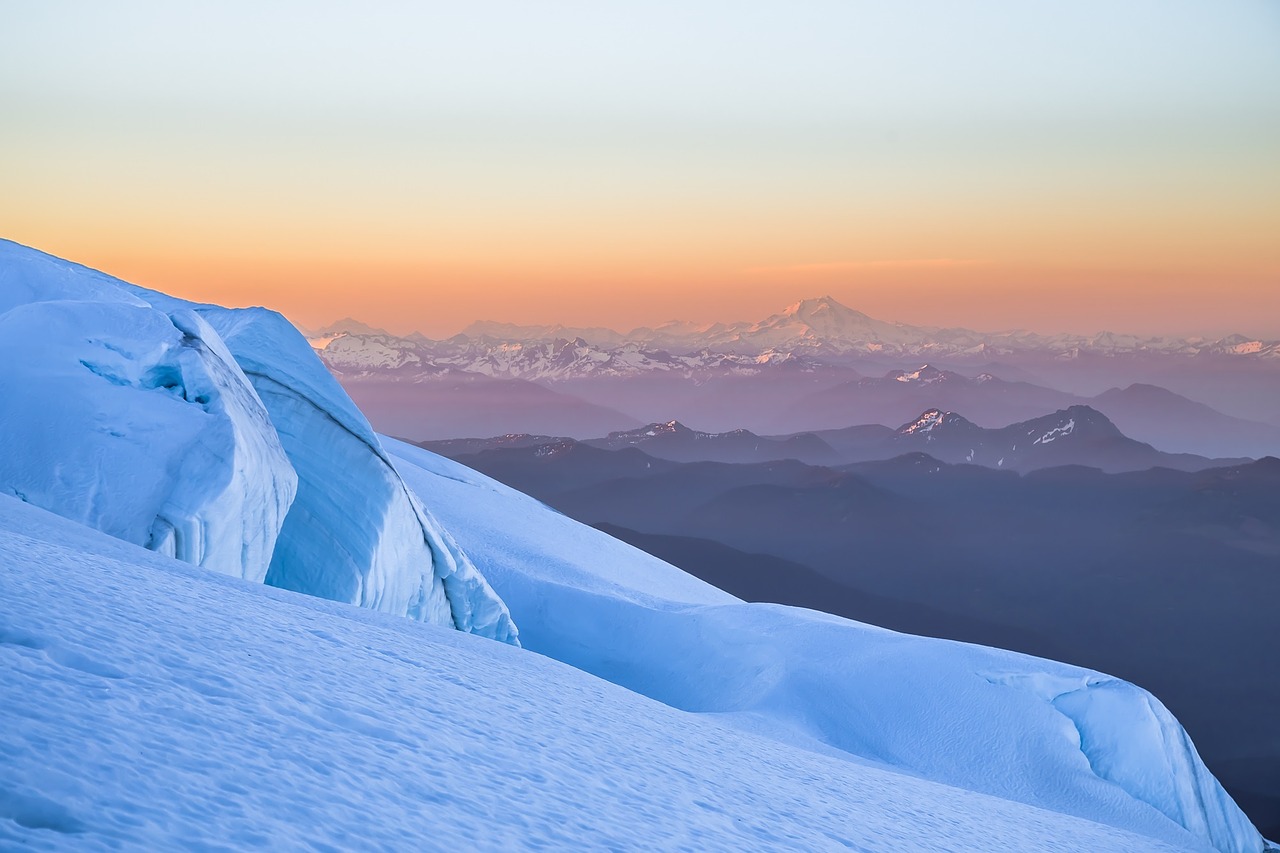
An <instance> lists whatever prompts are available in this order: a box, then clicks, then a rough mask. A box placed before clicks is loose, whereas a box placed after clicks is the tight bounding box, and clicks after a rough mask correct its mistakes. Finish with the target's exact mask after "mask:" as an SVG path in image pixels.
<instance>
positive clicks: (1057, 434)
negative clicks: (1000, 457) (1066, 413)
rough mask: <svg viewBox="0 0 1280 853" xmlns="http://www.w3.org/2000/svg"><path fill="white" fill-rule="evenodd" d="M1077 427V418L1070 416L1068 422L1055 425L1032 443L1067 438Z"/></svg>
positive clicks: (1046, 442)
mask: <svg viewBox="0 0 1280 853" xmlns="http://www.w3.org/2000/svg"><path fill="white" fill-rule="evenodd" d="M1075 428H1076V419H1075V418H1069V419H1068V420H1067V422H1066V423H1065V424H1063V425H1062V426H1056V427H1054V428H1053V429H1051V430H1049V431H1048V432H1046V433H1045V434H1044V435H1042V436H1040V437H1039V438H1037V439H1036V440H1035V441H1033V442H1031V443H1032V444H1048V443H1049V442H1051V441H1054V440H1056V439H1059V438H1065V437H1066V436H1068V435H1071V433H1072V432H1074V431H1075ZM1014 450H1017V448H1016V447H1015V448H1014Z"/></svg>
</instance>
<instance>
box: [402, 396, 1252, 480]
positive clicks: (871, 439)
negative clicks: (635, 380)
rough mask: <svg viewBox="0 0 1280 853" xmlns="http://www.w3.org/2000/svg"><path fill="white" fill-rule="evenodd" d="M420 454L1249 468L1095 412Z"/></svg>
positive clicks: (515, 437)
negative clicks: (991, 425)
mask: <svg viewBox="0 0 1280 853" xmlns="http://www.w3.org/2000/svg"><path fill="white" fill-rule="evenodd" d="M420 444H421V446H423V447H426V448H428V449H430V450H434V451H436V452H438V453H442V454H445V455H447V456H450V457H455V458H456V457H459V456H461V455H463V454H472V453H482V452H485V451H488V450H499V449H507V450H530V449H531V450H533V451H535V452H537V453H540V454H542V455H543V456H548V457H550V456H553V455H555V454H558V453H561V452H562V451H563V450H564V449H565V448H568V447H571V446H573V445H576V444H581V445H582V446H584V447H591V448H599V449H602V450H622V449H626V448H635V449H639V450H642V451H644V453H645V454H646V455H647V456H649V457H654V458H657V459H665V460H671V461H675V462H770V461H782V460H787V459H792V460H798V461H800V462H805V463H808V464H813V465H841V464H848V463H854V462H870V461H876V460H885V459H892V458H894V457H896V456H902V455H904V454H908V453H912V452H920V453H925V454H927V455H929V456H931V457H933V458H936V459H938V460H940V461H943V462H948V463H970V464H974V465H982V466H985V467H988V468H1003V469H1006V470H1011V471H1034V470H1037V469H1040V468H1052V467H1058V466H1062V465H1080V466H1084V467H1089V468H1097V469H1099V470H1101V471H1106V472H1109V473H1116V472H1121V471H1144V470H1147V469H1148V468H1156V467H1162V468H1170V469H1174V470H1179V471H1199V470H1203V469H1205V468H1211V467H1215V466H1223V465H1232V464H1240V463H1243V462H1247V461H1250V460H1249V459H1247V458H1217V459H1213V458H1208V457H1204V456H1197V455H1195V454H1189V453H1165V452H1163V451H1160V450H1157V449H1156V448H1154V447H1152V446H1151V445H1150V444H1146V443H1144V442H1140V441H1136V440H1134V439H1132V438H1130V437H1129V436H1127V435H1125V434H1124V433H1123V432H1122V431H1121V430H1120V429H1119V428H1118V427H1117V426H1116V425H1115V424H1114V423H1113V422H1112V421H1110V420H1109V419H1108V418H1107V417H1106V416H1105V415H1103V414H1102V413H1101V412H1099V411H1097V410H1096V409H1092V408H1090V407H1088V406H1070V407H1068V408H1066V409H1062V410H1059V411H1057V412H1053V413H1051V414H1048V415H1042V416H1040V417H1037V418H1031V419H1028V420H1026V421H1020V422H1018V423H1014V424H1009V425H1008V426H1005V427H1001V428H996V429H987V428H984V427H980V426H978V425H977V424H975V423H973V422H972V421H970V420H968V419H967V418H965V417H964V416H963V415H961V414H958V413H956V412H944V411H941V410H939V409H927V410H926V411H924V412H923V413H921V414H920V415H919V416H917V417H915V418H912V419H911V420H909V421H907V422H906V423H904V424H902V425H901V426H900V427H898V428H897V429H891V428H889V427H882V426H878V425H875V424H867V425H862V426H854V427H847V428H844V429H834V430H819V431H816V432H804V433H795V434H791V435H779V436H762V435H757V434H755V433H753V432H751V431H750V430H745V429H738V430H732V431H730V432H723V433H708V432H701V431H699V430H694V429H690V428H689V427H687V426H685V425H684V424H682V423H680V422H679V421H668V422H666V423H653V424H649V425H648V426H645V427H640V428H638V429H631V430H620V431H615V432H611V433H609V434H608V435H606V436H605V437H603V438H595V439H586V440H583V441H578V440H576V439H572V438H568V437H554V436H545V435H544V436H537V435H529V434H519V433H512V434H507V435H502V436H497V437H495V438H491V439H482V438H473V439H452V440H444V441H424V442H420Z"/></svg>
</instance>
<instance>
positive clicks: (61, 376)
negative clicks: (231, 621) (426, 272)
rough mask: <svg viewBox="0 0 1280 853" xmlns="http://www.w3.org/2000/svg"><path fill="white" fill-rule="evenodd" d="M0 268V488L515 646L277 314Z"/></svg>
mask: <svg viewBox="0 0 1280 853" xmlns="http://www.w3.org/2000/svg"><path fill="white" fill-rule="evenodd" d="M0 276H3V279H0V282H2V283H3V284H4V285H5V287H4V289H3V293H4V296H3V297H0V299H2V300H3V301H0V308H4V307H9V310H8V311H7V312H6V313H5V314H3V315H0V324H3V325H2V326H0V332H2V333H3V334H2V335H0V357H4V358H5V361H4V364H5V365H6V367H5V370H4V371H0V393H2V394H3V398H2V399H0V436H3V437H4V438H5V439H6V446H8V447H15V448H21V449H22V452H20V453H10V454H7V455H6V456H5V457H4V458H3V459H0V489H3V490H4V491H8V492H10V493H13V494H17V495H20V496H22V497H24V498H25V499H27V500H30V501H31V502H33V503H37V504H39V505H41V506H44V507H47V508H49V509H52V510H54V511H56V512H58V513H60V514H62V515H66V516H68V517H71V518H74V519H75V520H77V521H81V522H83V523H86V524H89V525H91V526H95V527H99V528H100V529H103V530H105V531H107V532H109V533H111V534H113V535H116V536H119V537H120V538H124V539H127V540H128V541H131V542H135V543H137V544H141V545H146V546H147V547H150V548H152V549H153V550H158V551H161V552H163V553H166V554H171V555H175V556H178V557H179V558H181V559H184V560H188V561H190V562H194V563H198V564H200V565H203V566H207V567H210V568H214V569H217V570H219V571H222V572H225V573H232V574H238V575H242V576H244V577H246V578H249V579H251V580H257V581H262V580H264V579H265V581H266V582H267V583H269V584H272V585H276V586H282V587H286V588H289V589H293V590H296V591H300V592H306V593H309V594H312V595H318V596H321V597H324V598H331V599H335V600H338V601H345V602H349V603H353V604H358V605H361V606H364V607H369V608H373V609H376V610H382V611H385V612H389V613H394V614H396V615H401V616H408V617H411V618H414V619H419V620H424V621H428V622H432V623H435V624H440V625H449V626H453V627H457V628H458V629H460V630H464V631H470V632H473V633H477V634H482V635H484V636H488V637H493V638H495V639H499V640H502V641H505V642H512V643H514V642H516V630H515V627H514V626H513V625H512V623H511V619H510V616H509V614H508V613H507V610H506V607H505V606H504V605H503V604H502V602H501V601H500V600H499V599H498V597H497V596H496V595H495V594H494V593H493V590H492V589H491V588H490V587H489V586H488V584H487V583H486V582H485V580H484V578H483V577H481V576H480V574H479V572H477V571H476V569H475V567H474V566H473V565H472V564H471V562H470V561H469V560H468V559H467V557H466V556H465V555H464V554H463V553H462V552H461V551H460V550H459V549H458V547H457V545H456V544H455V543H454V542H453V541H452V539H450V537H449V536H448V534H447V533H446V532H445V531H443V530H442V529H441V528H440V526H439V524H438V523H437V522H436V521H435V519H434V518H432V517H431V515H430V514H429V513H428V512H427V511H426V510H425V509H424V508H423V507H422V505H421V504H420V503H419V502H418V500H417V498H416V497H415V496H414V495H413V494H412V493H410V492H409V491H408V489H407V488H406V487H405V485H404V483H403V482H402V481H401V479H400V477H399V475H398V474H397V473H396V471H395V469H394V467H393V466H392V465H391V463H390V461H389V460H388V459H387V457H386V454H385V452H384V451H383V449H382V446H381V445H380V443H379V441H378V438H377V436H376V435H375V434H374V433H373V430H372V428H371V427H370V426H369V423H368V421H367V420H365V418H364V416H363V415H362V414H361V413H360V411H359V410H358V409H357V408H356V407H355V405H354V404H353V403H352V402H351V400H350V398H348V397H347V396H346V394H345V392H343V391H342V389H341V387H340V386H339V385H338V384H337V382H336V381H335V380H334V379H333V378H332V377H331V376H330V375H329V373H328V372H327V371H326V370H325V368H324V366H323V365H322V364H321V363H320V361H319V360H318V359H317V358H316V357H315V355H314V353H313V352H312V351H311V348H310V346H309V345H308V344H307V343H306V341H305V339H303V338H302V337H301V335H299V334H298V332H297V331H296V330H295V329H294V328H293V327H292V326H291V325H289V323H288V322H287V321H286V320H285V319H284V318H283V317H281V316H280V315H278V314H276V313H274V312H271V311H266V310H263V309H244V310H229V309H225V308H219V307H216V306H207V305H195V304H192V303H188V302H185V301H183V300H180V299H175V298H173V297H169V296H166V295H164V294H161V293H157V292H154V291H150V290H146V289H144V288H139V287H136V286H134V285H130V284H127V283H125V282H121V281H117V280H115V279H111V278H110V277H108V276H105V275H103V274H102V273H98V272H95V271H93V270H89V269H86V268H84V267H80V266H78V265H75V264H69V263H67V262H65V261H60V260H58V259H56V258H53V257H51V256H48V255H45V254H43V253H40V252H36V251H34V250H31V249H27V248H25V247H21V246H18V245H16V244H13V243H8V242H0ZM15 294H16V295H15ZM19 297H20V298H21V299H23V300H26V302H22V303H19V302H17V301H16V300H17V299H18V298H19ZM50 300H54V301H50ZM67 300H74V301H67ZM295 493H296V497H295Z"/></svg>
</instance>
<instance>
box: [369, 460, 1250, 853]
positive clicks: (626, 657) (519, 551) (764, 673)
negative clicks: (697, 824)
mask: <svg viewBox="0 0 1280 853" xmlns="http://www.w3.org/2000/svg"><path fill="white" fill-rule="evenodd" d="M387 446H388V447H389V448H390V449H391V452H392V454H393V456H394V458H395V459H396V461H397V464H398V466H399V468H400V471H401V473H402V474H403V475H404V476H405V478H406V480H407V481H408V482H409V484H410V485H411V486H412V487H413V488H414V489H415V490H416V491H417V492H418V494H419V495H420V496H421V497H422V499H423V500H425V501H428V502H430V503H431V504H432V505H434V506H437V507H439V508H440V512H441V515H442V518H443V520H444V522H445V523H446V524H447V525H448V527H449V529H450V530H452V531H453V533H454V535H455V536H456V537H458V540H459V542H460V543H461V544H462V546H463V548H465V549H466V551H467V553H468V554H470V555H471V557H472V559H474V560H475V561H476V564H477V565H479V566H480V567H481V569H482V570H483V571H484V572H485V574H486V576H487V577H488V578H489V579H490V581H491V582H492V583H493V584H494V586H495V588H496V589H497V590H498V591H499V593H500V594H501V595H502V596H503V599H504V600H505V601H506V602H507V603H508V604H509V605H510V607H511V609H512V612H513V614H514V617H515V618H516V619H517V620H518V621H519V623H520V626H521V631H522V634H521V637H522V640H523V642H524V644H525V646H526V647H527V648H530V649H532V650H534V651H537V652H541V653H543V654H546V655H548V656H550V657H554V658H557V659H559V660H562V661H565V662H566V663H570V664H573V665H574V666H577V667H579V668H581V669H585V670H587V671H588V672H592V673H595V674H596V675H599V676H601V677H602V678H606V679H608V680H610V681H613V682H615V683H617V684H621V685H623V686H625V687H629V688H631V689H633V690H635V691H637V692H640V693H643V694H645V695H647V696H650V697H652V698H655V699H658V700H660V701H662V702H664V703H666V704H668V705H671V706H673V707H676V708H680V709H683V710H687V711H697V712H704V713H711V714H715V715H716V716H717V717H718V718H719V719H722V720H726V721H731V722H733V723H735V724H736V725H738V726H741V727H743V728H746V729H748V730H750V731H753V732H756V733H767V734H769V735H770V736H773V737H776V738H779V739H782V740H786V741H789V742H792V743H794V744H797V745H802V746H808V747H809V748H812V749H818V750H825V751H831V750H839V751H840V752H841V753H843V754H845V755H848V756H857V757H859V758H861V759H868V760H872V761H876V762H879V763H882V764H883V765H885V766H890V767H893V768H896V769H899V770H905V771H908V772H912V773H916V774H919V775H921V776H923V777H926V778H929V779H934V780H937V781H941V782H944V783H946V784H949V785H955V786H958V787H963V788H968V789H970V790H974V791H981V792H983V793H986V794H993V795H996V796H999V797H1003V798H1006V799H1010V800H1016V801H1019V802H1023V803H1028V804H1032V805H1036V806H1040V807H1043V808H1050V809H1054V810H1056V811H1060V812H1063V813H1065V814H1070V815H1076V816H1078V817H1084V818H1088V819H1090V820H1094V821H1097V822H1100V823H1106V824H1110V825H1113V826H1120V827H1123V828H1125V829H1128V830H1130V831H1132V832H1136V833H1140V834H1143V835H1147V836H1149V837H1152V838H1158V839H1162V840H1166V841H1174V840H1175V839H1177V838H1180V837H1184V834H1185V833H1191V834H1193V835H1194V836H1195V837H1197V838H1199V839H1201V841H1202V842H1204V843H1206V844H1209V845H1211V846H1213V847H1214V848H1215V849H1218V850H1221V851H1240V853H1243V851H1259V850H1262V849H1264V842H1263V840H1262V838H1261V836H1260V835H1259V834H1258V832H1257V831H1256V830H1255V829H1254V828H1253V825H1252V824H1251V823H1250V822H1249V820H1248V818H1246V817H1245V815H1244V814H1243V813H1242V812H1241V811H1240V810H1239V808H1238V807H1237V806H1236V805H1235V803H1234V802H1233V801H1232V800H1231V798H1230V797H1229V796H1228V795H1227V793H1226V792H1225V791H1224V790H1223V789H1222V787H1221V786H1220V785H1219V784H1218V782H1217V780H1216V779H1214V777H1213V775H1212V774H1211V773H1210V772H1209V771H1208V769H1207V768H1206V767H1205V766H1204V764H1203V763H1202V762H1201V760H1200V758H1199V756H1198V755H1197V754H1196V751H1195V748H1194V746H1193V745H1192V744H1191V741H1190V739H1189V738H1188V736H1187V734H1186V732H1185V731H1183V729H1182V727H1181V726H1180V725H1179V724H1178V722H1177V720H1175V719H1174V718H1173V716H1172V715H1171V714H1170V713H1169V712H1168V711H1167V710H1166V709H1165V708H1164V706H1163V705H1161V704H1160V703H1159V701H1158V700H1156V699H1155V697H1153V696H1151V695H1150V694H1149V693H1147V692H1146V691H1144V690H1141V689H1140V688H1138V687H1135V686H1134V685H1132V684H1129V683H1127V682H1123V681H1120V680H1117V679H1114V678H1110V677H1108V676H1105V675H1102V674H1100V673H1097V672H1092V671H1089V670H1085V669H1081V668H1078V667H1074V666H1069V665H1066V664H1060V663H1055V662H1052V661H1047V660H1041V659H1038V658H1032V657H1028V656H1025V655H1020V654H1017V653H1014V652H1007V651H1001V650H998V649H990V648H985V647H982V646H973V645H968V644H964V643H956V642H950V641H944V640H935V639H930V638H924V637H913V636H909V635H905V634H898V633H896V632H893V631H888V630H885V629H882V628H876V627H873V626H869V625H863V624H860V623H857V622H852V621H850V620H847V619H843V618H840V617H836V616H830V615H827V614H822V613H817V612H814V611H809V610H803V609H800V608H793V607H784V606H780V605H762V604H745V603H742V602H740V601H738V600H737V599H735V598H733V597H732V596H729V595H728V594H726V593H724V592H721V591H720V590H717V589H715V588H713V587H711V586H709V585H707V584H704V583H702V582H701V581H699V580H697V579H695V578H693V577H691V576H689V575H686V574H684V573H682V572H679V571H678V570H676V569H674V568H672V567H670V566H668V565H666V564H664V563H661V562H660V561H658V560H656V559H654V558H652V557H650V556H648V555H646V554H643V553H642V552H639V551H636V550H635V549H633V548H631V547H630V546H627V545H625V544H623V543H621V542H617V541H616V540H612V539H610V538H609V537H607V536H605V535H604V534H602V533H599V532H598V531H595V530H593V529H591V528H589V527H586V526H584V525H581V524H578V523H577V522H574V521H572V520H571V519H568V518H566V517H564V516H562V515H559V514H558V513H556V512H554V511H552V510H550V509H548V508H547V507H545V506H543V505H542V504H539V503H538V502H537V501H534V500H533V499H531V498H528V497H526V496H524V495H522V494H520V493H518V492H515V491H514V490H511V489H509V488H507V487H506V486H503V485H501V484H499V483H496V482H495V481H493V480H490V479H489V478H487V477H484V476H483V475H481V474H478V473H476V472H474V471H471V470H470V469H467V468H464V467H462V466H461V465H458V464H457V463H455V462H452V461H450V460H447V459H444V458H442V457H439V456H436V455H435V454H432V453H429V452H428V451H425V450H422V449H420V448H417V447H413V446H411V445H407V444H403V443H400V442H391V441H388V444H387Z"/></svg>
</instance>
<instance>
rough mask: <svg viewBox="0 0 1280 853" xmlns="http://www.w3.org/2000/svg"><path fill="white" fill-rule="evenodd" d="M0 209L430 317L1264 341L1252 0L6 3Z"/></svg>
mask: <svg viewBox="0 0 1280 853" xmlns="http://www.w3.org/2000/svg"><path fill="white" fill-rule="evenodd" d="M0 12H2V13H3V20H4V22H5V23H4V34H3V36H0V43H2V44H3V50H0V236H4V237H8V238H10V239H14V240H17V241H19V242H22V243H25V244H27V245H32V246H35V247H37V248H40V249H43V250H45V251H49V252H52V253H54V254H57V255H60V256H63V257H67V258H69V259H72V260H76V261H79V262H82V263H86V264H88V265H90V266H94V267H97V268H99V269H102V270H104V271H106V272H109V273H112V274H114V275H117V276H120V277H121V278H125V279H127V280H130V281H133V282H136V283H139V284H143V285H146V286H149V287H155V288H159V289H162V290H165V291H168V292H170V293H173V294H175V295H179V296H183V297H186V298H194V299H201V300H207V301H214V302H220V303H223V304H228V305H250V304H265V305H268V306H270V307H273V308H276V309H279V310H281V311H283V312H284V313H285V314H286V315H288V316H289V317H290V318H291V319H293V320H294V321H295V322H298V323H302V324H305V325H310V326H316V325H320V324H323V323H326V322H329V321H331V320H334V319H337V318H339V317H343V316H348V315H350V316H355V317H357V318H359V319H362V320H365V321H367V322H370V323H372V324H374V325H379V326H383V327H385V328H388V329H390V330H392V331H396V332H407V331H410V330H420V331H423V332H426V333H427V334H430V335H435V336H442V335H447V334H452V333H454V332H457V331H458V330H460V329H461V328H462V327H464V326H465V325H466V324H467V323H469V322H471V321H472V320H476V319H491V320H500V321H506V322H518V323H539V324H544V323H564V324H570V325H604V326H611V327H614V328H619V329H623V330H625V329H628V328H631V327H634V326H638V325H652V324H656V323H660V322H664V321H666V320H670V319H676V318H678V319H685V320H695V321H710V320H725V321H736V320H744V319H759V318H762V317H764V316H766V315H768V314H770V313H773V312H776V311H778V310H781V309H782V308H783V307H784V306H785V305H787V304H788V303H790V302H794V301H796V300H797V299H800V298H804V297H809V296H817V295H824V294H830V295H831V296H834V297H836V298H837V299H839V300H840V301H841V302H844V303H845V304H847V305H850V306H851V307H854V308H857V309H859V310H862V311H865V312H867V313H869V314H871V315H873V316H876V317H879V318H882V319H887V320H899V321H904V322H910V323H918V324H930V325H962V326H968V327H970V328H977V329H984V330H994V329H1004V328H1011V327H1021V328H1030V329H1034V330H1037V331H1044V332H1056V331H1075V332H1095V331H1099V330H1101V329H1111V330H1116V331H1133V332H1144V333H1181V334H1225V333H1228V332H1241V333H1244V334H1247V335H1250V336H1262V337H1271V338H1280V2H1276V0H1240V2H1234V0H1224V2H1212V3H1208V2H1200V1H1198V2H1183V0H1143V1H1142V2H1140V1H1139V0H1075V1H1074V2H1049V1H1048V0H1045V2H1034V3H1032V2H976V1H975V0H933V2H916V1H915V0H908V1H907V2H894V3H887V2H877V3H871V2H856V0H829V1H828V0H792V2H786V3H782V2H773V3H764V2H758V0H736V2H707V1H706V0H701V2H700V1H699V0H689V2H664V0H653V2H648V3H621V2H607V1H606V0H593V2H558V0H549V2H538V3H528V2H522V1H520V0H507V2H499V0H472V1H471V2H466V3H457V2H450V3H432V2H421V3H366V4H351V3H346V4H337V3H326V2H309V3H290V2H279V3H271V4H267V3H261V2H254V3H246V2H237V0H232V2H219V3H188V2H165V3H156V2H153V3H142V2H128V0H122V2H113V3H110V4H105V3H98V2H83V3H75V2H63V0H48V1H47V2H26V1H25V0H23V1H22V2H19V1H18V0H0Z"/></svg>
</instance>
